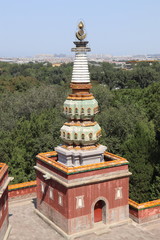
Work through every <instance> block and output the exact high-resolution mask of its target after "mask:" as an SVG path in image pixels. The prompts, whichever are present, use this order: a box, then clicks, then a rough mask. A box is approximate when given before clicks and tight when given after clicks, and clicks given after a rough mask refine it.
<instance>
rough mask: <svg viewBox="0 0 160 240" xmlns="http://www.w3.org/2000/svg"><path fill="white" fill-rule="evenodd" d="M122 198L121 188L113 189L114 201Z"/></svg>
mask: <svg viewBox="0 0 160 240" xmlns="http://www.w3.org/2000/svg"><path fill="white" fill-rule="evenodd" d="M121 198H122V187H118V188H116V189H115V200H117V199H121Z"/></svg>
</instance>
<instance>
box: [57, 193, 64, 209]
mask: <svg viewBox="0 0 160 240" xmlns="http://www.w3.org/2000/svg"><path fill="white" fill-rule="evenodd" d="M58 204H59V205H61V206H63V196H62V194H60V193H59V194H58Z"/></svg>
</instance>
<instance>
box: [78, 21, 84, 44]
mask: <svg viewBox="0 0 160 240" xmlns="http://www.w3.org/2000/svg"><path fill="white" fill-rule="evenodd" d="M78 28H79V30H78V32H76V38H77V39H78V40H80V41H82V40H84V39H85V38H86V34H85V33H84V30H83V29H84V23H83V22H82V21H80V23H79V24H78Z"/></svg>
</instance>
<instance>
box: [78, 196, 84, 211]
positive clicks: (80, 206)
mask: <svg viewBox="0 0 160 240" xmlns="http://www.w3.org/2000/svg"><path fill="white" fill-rule="evenodd" d="M83 207H84V196H78V197H76V209H78V208H83Z"/></svg>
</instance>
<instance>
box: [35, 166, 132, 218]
mask: <svg viewBox="0 0 160 240" xmlns="http://www.w3.org/2000/svg"><path fill="white" fill-rule="evenodd" d="M128 181H129V178H128V177H125V178H121V179H116V180H112V181H111V180H110V181H107V182H101V183H96V184H90V185H84V186H79V187H75V188H70V189H66V188H65V187H64V186H62V185H61V184H59V183H57V182H54V181H53V180H47V181H45V180H44V179H43V176H42V174H41V173H39V172H38V171H37V197H38V199H39V200H40V203H41V202H42V201H45V202H46V203H48V204H49V205H50V206H51V207H53V208H55V209H56V210H57V211H59V212H60V213H61V214H62V215H64V216H65V217H66V218H74V217H78V216H83V215H87V214H89V213H91V205H92V203H93V202H94V201H95V199H97V198H98V197H104V198H106V199H107V200H108V207H109V208H115V207H119V206H125V205H127V204H128V192H129V190H128ZM41 182H43V183H44V185H45V191H44V193H42V191H41ZM49 187H52V188H53V189H54V190H53V191H54V200H52V199H50V198H49ZM117 187H122V196H123V198H122V199H117V200H115V188H117ZM58 193H61V194H62V195H63V207H62V206H60V205H59V204H58ZM82 195H84V203H85V207H83V208H79V209H76V197H77V196H82Z"/></svg>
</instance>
